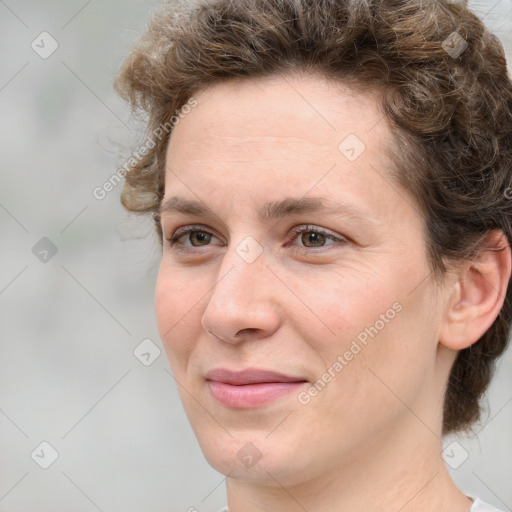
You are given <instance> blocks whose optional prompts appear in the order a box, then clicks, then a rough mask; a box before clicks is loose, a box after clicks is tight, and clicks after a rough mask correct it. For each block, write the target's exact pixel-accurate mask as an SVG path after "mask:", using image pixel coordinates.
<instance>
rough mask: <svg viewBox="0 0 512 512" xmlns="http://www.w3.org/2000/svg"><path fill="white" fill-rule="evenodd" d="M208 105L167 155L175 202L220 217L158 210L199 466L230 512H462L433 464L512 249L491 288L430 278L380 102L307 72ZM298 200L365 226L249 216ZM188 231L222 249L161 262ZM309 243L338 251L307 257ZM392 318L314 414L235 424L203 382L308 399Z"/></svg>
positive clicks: (328, 217)
mask: <svg viewBox="0 0 512 512" xmlns="http://www.w3.org/2000/svg"><path fill="white" fill-rule="evenodd" d="M196 98H197V100H198V106H197V107H196V108H194V109H193V110H192V112H191V113H190V114H189V115H187V117H186V118H184V119H183V120H182V121H181V122H180V123H179V124H178V125H177V126H176V128H175V129H174V131H173V133H172V137H171V139H170V142H169V148H168V154H167V170H166V182H165V197H164V201H166V200H167V199H169V198H170V197H173V196H180V197H183V198H186V199H190V200H199V201H201V202H202V203H204V204H206V205H207V206H208V207H210V208H211V209H212V210H213V211H214V212H215V214H216V216H217V217H216V218H210V217H204V216H196V215H192V214H183V213H178V214H177V213H171V212H163V213H162V221H161V222H162V230H163V235H164V248H163V253H162V260H161V265H160V271H159V275H158V281H157V289H156V312H157V321H158V328H159V331H160V335H161V338H162V340H163V344H164V346H165V349H166V351H167V355H168V358H169V361H170V364H171V367H172V370H173V373H174V376H175V378H176V380H177V382H178V383H179V392H180V396H181V399H182V402H183V405H184V408H185V411H186V413H187V416H188V418H189V420H190V423H191V426H192V428H193V430H194V432H195V434H196V436H197V439H198V441H199V443H200V446H201V449H202V450H203V453H204V455H205V457H206V459H207V460H208V462H209V463H210V464H211V465H212V466H213V467H214V468H215V469H216V470H218V471H219V472H221V473H223V474H225V475H229V476H228V479H227V494H228V506H229V510H230V512H256V511H258V512H261V511H275V510H280V511H283V512H287V511H289V512H292V511H301V510H308V511H313V510H314V511H315V512H327V511H359V510H361V511H362V510H364V511H366V512H372V511H377V510H378V511H379V512H382V511H389V512H391V511H398V510H400V511H405V512H407V511H415V512H423V511H425V512H426V511H431V510H438V511H440V512H442V511H446V512H465V511H467V510H469V508H470V506H471V500H470V499H468V498H467V497H466V496H465V495H464V494H462V493H461V492H460V491H459V490H458V489H457V488H456V486H455V485H454V483H453V481H452V480H451V477H450V475H449V473H448V471H447V469H446V467H445V464H444V462H443V460H442V458H441V451H442V437H441V428H442V398H443V393H444V388H445V385H446V382H447V379H448V375H449V371H450V368H451V365H452V364H453V361H454V359H455V356H456V353H457V350H459V349H460V348H463V347H464V346H468V345H470V344H471V343H473V342H475V341H476V340H477V339H478V337H479V336H480V335H481V333H483V332H485V330H486V329H487V328H488V327H489V326H490V325H491V323H492V320H493V319H494V318H495V317H496V315H497V314H498V312H499V308H500V307H501V304H500V301H501V302H502V298H500V293H499V292H500V291H501V290H502V289H503V284H504V283H506V282H507V280H508V277H507V273H508V276H509V275H510V250H508V252H506V254H505V256H503V255H501V256H500V254H498V253H491V254H488V255H486V256H485V258H487V259H485V261H483V263H482V266H481V268H482V269H483V270H482V272H484V271H487V272H488V273H487V274H485V272H484V273H483V276H484V277H483V279H478V280H477V279H473V278H472V276H474V275H475V272H474V269H475V265H476V264H472V265H466V266H461V267H458V268H457V270H456V271H453V272H450V273H449V274H447V276H446V279H445V281H444V282H443V283H442V284H436V283H435V282H434V281H433V279H432V274H431V269H430V267H429V265H428V262H427V257H426V249H425V239H424V235H423V224H424V222H423V218H422V216H421V214H420V212H419V209H418V207H417V205H416V202H415V201H414V199H413V198H412V197H411V196H410V194H409V193H408V192H406V191H405V190H404V189H402V188H401V187H400V186H399V185H398V184H397V183H395V182H394V181H393V179H392V178H391V172H390V169H391V167H392V162H390V161H389V160H388V159H387V158H386V156H385V154H384V151H385V148H386V146H387V145H389V144H390V141H391V134H392V132H391V130H390V128H389V126H388V124H387V122H386V120H385V119H383V114H382V112H381V111H380V110H379V108H378V102H377V97H376V96H372V95H370V94H368V95H361V94H355V93H352V92H351V91H350V90H349V89H347V88H345V87H342V86H340V85H339V84H338V85H335V84H333V83H331V82H328V81H327V80H325V79H323V78H321V77H318V76H312V75H298V74H295V75H279V76H274V77H271V78H265V79H260V80H255V79H251V80H245V81H244V80H242V81H231V82H224V83H217V84H214V85H213V86H211V87H209V88H208V89H207V90H205V91H203V92H201V93H199V94H197V95H196ZM348 134H355V135H356V136H357V137H358V138H359V139H360V140H361V141H363V143H364V144H365V146H366V149H365V151H364V152H363V153H362V154H361V155H360V156H359V157H358V158H357V159H356V160H355V161H349V160H348V159H347V158H346V157H345V156H344V154H342V151H340V150H339V144H340V143H341V142H342V141H343V140H344V139H345V138H346V137H347V135H348ZM287 197H295V198H301V197H308V198H311V197H321V198H326V199H328V200H331V201H333V202H339V201H344V202H347V203H350V204H352V205H355V206H356V207H357V208H359V209H361V210H364V212H365V213H364V215H363V216H362V217H355V216H354V215H347V214H346V213H338V214H326V213H322V212H319V213H307V214H305V213H301V214H294V215H292V216H289V217H284V218H281V219H273V220H271V221H264V220H262V219H259V218H258V216H257V215H256V212H257V211H258V209H259V208H260V206H261V205H262V204H263V203H264V202H266V201H269V200H272V201H279V200H282V199H284V198H287ZM195 225H199V228H197V231H199V232H204V231H206V232H208V233H211V237H208V235H206V240H205V238H204V235H203V238H202V239H201V238H199V239H198V238H197V236H195V235H194V234H192V235H190V234H189V235H184V236H183V237H182V238H181V239H180V240H181V245H180V244H178V245H175V246H170V245H169V243H168V242H167V240H166V239H171V238H172V236H173V234H174V233H175V232H176V231H177V229H178V228H181V227H183V226H195ZM307 226H309V227H310V228H311V227H313V228H316V229H323V230H326V231H328V233H329V234H332V235H333V236H335V237H337V238H338V239H340V240H344V241H342V242H339V241H336V240H333V239H330V238H328V237H324V238H323V237H321V236H320V238H319V239H317V240H316V241H315V240H314V239H313V241H311V233H310V232H309V231H308V229H309V228H307ZM297 227H299V228H300V227H304V233H303V234H300V233H299V234H293V233H292V230H293V229H294V228H297ZM196 235H197V232H196ZM247 237H252V238H253V239H254V240H256V241H257V245H253V246H251V247H252V248H251V249H250V251H257V250H258V248H260V249H262V251H263V252H262V253H261V254H260V255H259V256H258V257H257V258H256V259H255V261H254V262H251V263H248V262H247V261H246V260H244V259H243V258H242V257H241V256H240V255H239V253H238V252H237V247H239V246H240V244H242V246H243V243H244V241H246V240H247ZM494 241H495V242H496V243H497V244H499V243H501V242H503V239H502V238H500V237H499V236H497V237H496V238H495V240H494ZM180 249H181V250H180ZM301 250H302V251H303V252H301ZM253 254H256V253H254V252H253ZM470 268H473V271H470ZM486 282H487V283H491V284H492V285H493V287H492V288H493V289H491V287H490V285H489V286H488V285H487V284H486ZM495 292H496V293H495ZM502 295H504V293H502ZM397 303H398V304H399V306H400V312H397V313H396V315H394V318H392V319H391V320H388V322H386V323H385V325H384V327H383V328H382V329H379V331H378V334H377V335H375V337H373V338H369V339H368V343H367V345H366V346H364V348H362V350H360V352H358V353H357V354H356V355H354V357H353V358H352V359H351V360H350V361H349V362H347V364H346V365H345V366H344V367H343V369H342V370H341V371H339V372H336V373H335V376H334V377H333V378H332V379H331V381H330V382H329V383H328V384H327V385H326V386H325V387H324V388H323V389H322V390H321V391H320V392H318V393H317V395H316V396H314V397H311V400H310V401H309V403H307V404H304V403H300V402H299V400H298V398H297V393H295V392H293V393H291V394H289V395H286V396H284V397H281V398H279V399H277V400H275V401H274V402H272V403H270V404H266V405H264V406H261V407H259V408H256V409H232V408H227V407H225V406H223V405H221V404H219V403H218V402H216V401H215V400H214V398H213V397H212V395H211V393H210V391H209V388H208V386H207V384H206V381H205V373H206V372H207V371H208V370H211V369H213V368H218V367H225V368H229V369H241V368H247V367H257V368H264V369H268V370H274V371H279V372H281V373H285V374H290V375H294V376H300V377H302V378H304V379H305V380H307V381H309V383H310V385H309V386H311V385H312V384H313V383H315V382H316V381H317V380H318V379H319V378H320V377H321V376H322V375H323V374H324V373H325V372H326V370H327V369H328V368H329V367H331V368H332V366H333V363H334V362H335V361H337V360H338V359H337V358H338V356H339V355H343V354H344V353H345V352H346V351H347V350H349V349H350V347H351V344H352V342H353V340H355V339H357V336H358V334H360V333H361V332H362V331H364V329H365V328H366V327H369V326H374V325H376V321H377V320H379V319H381V318H382V317H381V315H383V314H384V315H385V314H386V312H387V311H388V310H390V309H393V304H395V307H396V304H397ZM473 320H474V321H473ZM477 320H478V321H477ZM472 322H473V323H472ZM379 325H380V324H379ZM360 345H361V344H360ZM304 389H308V386H306V385H305V387H304ZM247 443H252V445H254V447H255V448H256V450H257V453H259V454H261V458H260V459H259V460H258V461H257V463H256V464H254V465H253V466H251V467H247V466H246V465H244V464H243V463H242V461H241V460H240V458H239V457H238V454H239V452H240V450H242V453H243V450H246V449H247V447H246V445H247ZM244 446H245V448H244Z"/></svg>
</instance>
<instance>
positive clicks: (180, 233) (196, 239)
mask: <svg viewBox="0 0 512 512" xmlns="http://www.w3.org/2000/svg"><path fill="white" fill-rule="evenodd" d="M183 238H184V239H185V240H188V241H189V242H191V244H190V245H187V244H185V243H183V241H182V239H183ZM212 238H216V237H215V236H214V235H213V233H211V232H210V231H208V230H207V229H204V228H203V227H202V226H186V227H184V228H181V229H178V230H177V231H176V232H175V233H174V235H173V236H172V238H171V239H170V240H168V242H169V245H170V246H171V247H174V246H176V245H179V246H182V247H186V248H189V247H205V246H207V245H208V244H209V243H210V241H211V240H212ZM196 244H197V245H196Z"/></svg>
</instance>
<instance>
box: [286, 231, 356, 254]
mask: <svg viewBox="0 0 512 512" xmlns="http://www.w3.org/2000/svg"><path fill="white" fill-rule="evenodd" d="M292 233H293V234H294V235H295V236H294V237H293V239H292V240H295V239H297V240H298V241H300V242H301V243H302V244H303V245H298V246H297V245H293V244H290V243H288V245H292V246H293V247H295V248H296V249H298V250H299V252H308V253H311V252H318V251H314V250H313V251H311V249H315V248H317V249H322V248H323V247H326V246H329V245H340V244H341V245H345V244H346V243H348V240H347V239H346V238H343V237H340V236H337V235H334V234H333V233H329V232H328V231H325V230H323V229H321V228H317V227H315V226H300V227H298V228H296V229H294V230H293V232H292ZM299 235H300V236H299ZM328 240H331V241H332V242H333V243H330V244H327V243H326V242H327V241H328ZM336 242H337V243H336Z"/></svg>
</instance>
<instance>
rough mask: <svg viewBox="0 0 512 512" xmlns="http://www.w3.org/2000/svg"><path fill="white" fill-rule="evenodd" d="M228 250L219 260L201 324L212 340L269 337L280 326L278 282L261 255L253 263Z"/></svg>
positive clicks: (232, 250) (262, 254)
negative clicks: (217, 270) (213, 338)
mask: <svg viewBox="0 0 512 512" xmlns="http://www.w3.org/2000/svg"><path fill="white" fill-rule="evenodd" d="M240 254H241V253H240V252H237V250H236V248H233V249H232V248H230V249H229V250H228V251H227V252H226V254H225V255H224V257H223V260H222V264H221V265H220V267H219V272H218V274H217V276H216V277H217V279H216V282H215V284H214V286H213V289H212V291H211V292H210V293H211V295H210V298H209V300H208V303H207V306H206V309H205V311H204V314H203V316H202V319H201V324H202V326H203V327H204V329H205V330H206V331H208V332H209V333H210V334H212V335H213V336H215V337H216V338H218V339H220V340H222V341H225V342H228V343H239V342H241V341H243V340H248V339H261V338H266V337H268V336H271V335H272V334H273V333H274V332H275V331H276V330H277V329H278V328H279V325H280V322H281V317H280V311H279V299H278V293H279V284H280V282H279V279H277V277H276V276H275V274H274V273H273V272H272V270H270V268H269V267H268V262H267V259H266V257H265V252H263V253H261V254H260V255H259V256H258V257H257V259H256V260H255V261H252V262H251V260H250V259H247V258H245V255H243V256H240Z"/></svg>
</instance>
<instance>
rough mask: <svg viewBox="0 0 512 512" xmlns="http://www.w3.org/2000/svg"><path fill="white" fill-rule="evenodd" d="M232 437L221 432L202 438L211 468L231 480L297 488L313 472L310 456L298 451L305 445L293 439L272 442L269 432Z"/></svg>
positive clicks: (238, 434)
mask: <svg viewBox="0 0 512 512" xmlns="http://www.w3.org/2000/svg"><path fill="white" fill-rule="evenodd" d="M219 428H220V427H219ZM232 434H233V437H231V436H230V435H229V434H228V433H226V432H225V431H224V430H222V429H221V433H219V432H216V434H215V435H213V433H211V432H210V433H206V432H204V433H202V435H199V436H198V440H199V444H200V446H201V450H202V452H203V454H204V456H205V458H206V460H207V462H208V464H209V465H210V466H211V467H212V468H213V469H215V470H216V471H218V472H219V473H221V474H223V475H225V476H229V478H233V479H235V480H241V481H250V482H259V483H260V484H261V485H268V486H271V487H274V486H280V485H284V486H293V485H296V484H299V483H301V482H302V481H303V480H304V478H305V477H306V473H310V472H311V463H313V460H311V461H310V462H308V461H307V459H308V455H307V453H304V452H302V451H301V450H300V448H298V447H300V446H301V444H302V445H304V443H301V442H299V440H297V441H296V442H294V441H293V440H292V439H290V438H289V436H286V440H283V439H280V438H279V437H278V435H275V437H274V439H269V438H268V432H262V431H253V432H250V431H246V432H232ZM272 435H274V434H272ZM306 446H307V444H306Z"/></svg>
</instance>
